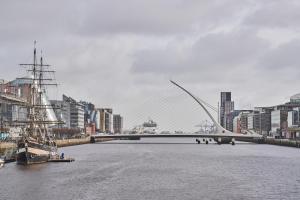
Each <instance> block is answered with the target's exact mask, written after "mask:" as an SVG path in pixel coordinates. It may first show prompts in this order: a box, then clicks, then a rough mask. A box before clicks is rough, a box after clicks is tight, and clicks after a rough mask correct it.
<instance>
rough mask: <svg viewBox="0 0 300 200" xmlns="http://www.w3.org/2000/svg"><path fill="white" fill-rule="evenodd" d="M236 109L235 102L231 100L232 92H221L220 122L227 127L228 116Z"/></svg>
mask: <svg viewBox="0 0 300 200" xmlns="http://www.w3.org/2000/svg"><path fill="white" fill-rule="evenodd" d="M233 110H234V102H233V101H231V92H221V101H220V116H219V120H220V124H221V126H223V127H224V128H226V116H227V115H228V114H229V113H230V112H231V111H233Z"/></svg>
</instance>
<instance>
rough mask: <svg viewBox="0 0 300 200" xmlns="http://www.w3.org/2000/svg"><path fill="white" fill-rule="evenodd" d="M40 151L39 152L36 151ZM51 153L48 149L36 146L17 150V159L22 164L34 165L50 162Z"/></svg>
mask: <svg viewBox="0 0 300 200" xmlns="http://www.w3.org/2000/svg"><path fill="white" fill-rule="evenodd" d="M36 152H38V153H36ZM49 158H50V154H49V152H47V151H44V150H41V149H34V148H26V149H25V148H24V149H22V150H21V151H19V152H17V156H16V160H17V164H20V165H32V164H40V163H45V162H48V160H49Z"/></svg>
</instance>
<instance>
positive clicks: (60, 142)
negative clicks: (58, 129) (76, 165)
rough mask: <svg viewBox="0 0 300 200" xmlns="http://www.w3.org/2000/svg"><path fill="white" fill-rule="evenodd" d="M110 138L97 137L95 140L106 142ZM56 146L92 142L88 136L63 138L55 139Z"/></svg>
mask: <svg viewBox="0 0 300 200" xmlns="http://www.w3.org/2000/svg"><path fill="white" fill-rule="evenodd" d="M110 140H112V139H111V138H102V139H97V142H106V141H110ZM55 142H56V144H57V147H67V146H74V145H81V144H89V143H93V142H92V141H91V138H90V137H86V138H79V139H65V140H55Z"/></svg>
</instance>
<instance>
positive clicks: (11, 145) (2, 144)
mask: <svg viewBox="0 0 300 200" xmlns="http://www.w3.org/2000/svg"><path fill="white" fill-rule="evenodd" d="M14 147H16V143H14V142H0V155H2V154H3V153H4V152H5V150H6V149H10V148H14Z"/></svg>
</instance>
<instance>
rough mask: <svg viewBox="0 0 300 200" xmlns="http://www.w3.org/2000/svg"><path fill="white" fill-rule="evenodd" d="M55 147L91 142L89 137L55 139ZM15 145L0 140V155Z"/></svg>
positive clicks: (103, 140) (104, 139)
mask: <svg viewBox="0 0 300 200" xmlns="http://www.w3.org/2000/svg"><path fill="white" fill-rule="evenodd" d="M110 140H112V139H111V138H103V139H97V142H106V141H110ZM55 142H56V144H57V147H67V146H74V145H81V144H89V143H91V138H90V137H86V138H78V139H77V138H76V139H64V140H55ZM13 147H16V143H14V142H0V155H3V153H4V152H5V150H6V149H9V148H13Z"/></svg>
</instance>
